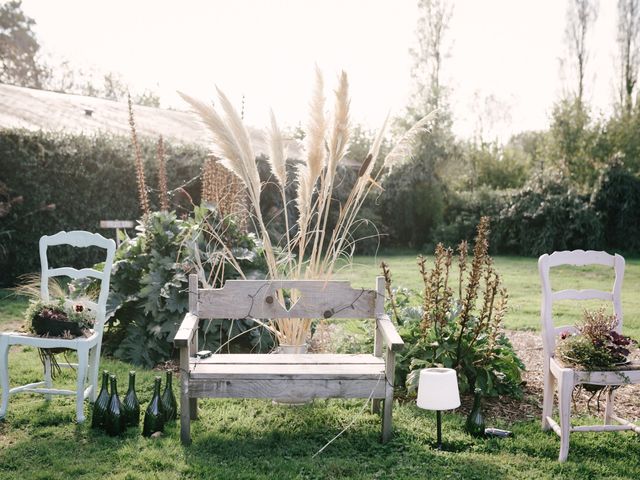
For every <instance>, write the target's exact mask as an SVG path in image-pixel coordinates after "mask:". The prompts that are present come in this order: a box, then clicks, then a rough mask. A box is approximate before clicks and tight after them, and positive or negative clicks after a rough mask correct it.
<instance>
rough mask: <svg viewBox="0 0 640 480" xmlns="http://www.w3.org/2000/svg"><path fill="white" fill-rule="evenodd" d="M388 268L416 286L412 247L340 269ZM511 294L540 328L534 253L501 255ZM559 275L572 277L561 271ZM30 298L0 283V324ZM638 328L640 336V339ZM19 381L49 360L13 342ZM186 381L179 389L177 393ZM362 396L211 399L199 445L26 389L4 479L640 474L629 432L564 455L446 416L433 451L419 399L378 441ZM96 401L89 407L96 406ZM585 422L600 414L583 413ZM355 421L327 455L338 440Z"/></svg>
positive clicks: (518, 322)
mask: <svg viewBox="0 0 640 480" xmlns="http://www.w3.org/2000/svg"><path fill="white" fill-rule="evenodd" d="M382 258H384V259H385V260H387V261H388V262H389V263H390V264H391V268H392V271H393V275H394V279H395V281H396V282H397V284H398V285H403V286H409V287H419V279H418V276H417V274H416V272H417V271H416V270H414V267H413V265H414V257H413V256H412V255H395V256H389V257H386V258H385V257H384V256H381V257H380V258H379V259H377V260H375V261H374V260H373V259H369V258H363V257H359V258H357V259H356V264H357V265H356V266H355V267H354V268H353V269H352V270H351V271H345V272H342V273H341V274H340V275H338V276H339V277H344V276H347V277H348V278H350V279H351V280H352V281H353V282H354V284H356V285H361V286H367V287H372V286H373V280H372V278H373V277H374V276H375V275H376V274H377V272H378V270H377V268H376V266H375V265H376V264H377V263H379V260H380V259H382ZM496 264H497V268H498V271H499V272H500V273H501V274H502V275H503V277H504V279H505V283H506V286H507V288H508V289H509V291H510V298H511V310H510V312H509V316H508V318H507V326H508V327H510V328H523V329H524V328H535V329H537V328H538V309H539V297H540V294H539V286H538V280H537V269H536V262H535V260H532V259H522V258H507V257H500V258H497V259H496ZM639 275H640V267H639V265H638V262H636V261H630V262H628V268H627V276H626V283H625V292H624V296H623V302H624V308H625V313H626V318H625V321H626V328H625V330H626V331H627V333H633V332H637V333H640V328H639V327H640V325H639V323H640V322H639V321H638V319H637V315H636V314H637V312H640V306H639V305H638V300H636V299H635V298H634V296H633V289H634V287H635V285H636V284H637V280H638V276H639ZM560 277H561V279H562V278H564V280H565V281H566V280H568V279H569V278H571V277H572V275H570V274H568V273H566V272H561V275H560ZM579 280H580V284H581V285H582V282H583V281H585V282H586V281H587V280H588V281H592V282H595V283H601V282H602V281H603V278H602V276H601V273H600V272H597V271H589V272H585V273H583V274H581V275H580V277H579ZM25 303H26V302H24V301H23V300H19V299H15V298H7V297H6V292H1V291H0V330H5V329H7V328H10V327H13V326H15V325H16V324H19V323H20V317H21V315H22V311H23V309H24V306H25ZM637 333H635V334H636V336H640V335H638V334H637ZM9 360H10V361H9V364H10V375H11V379H12V383H14V384H17V383H18V382H20V383H26V382H30V381H36V380H38V379H39V375H40V371H41V365H40V363H39V360H38V356H37V353H36V352H35V351H34V350H33V349H24V350H23V349H21V348H17V347H14V348H13V349H12V351H11V354H10V358H9ZM101 367H102V368H106V369H108V370H109V371H111V372H115V373H116V374H117V376H118V379H119V380H120V384H121V385H120V393H121V395H122V394H123V393H124V389H125V385H124V382H125V381H126V378H127V371H128V370H130V369H131V366H130V365H128V364H125V363H122V362H118V361H114V360H112V359H103V361H102V364H101ZM70 373H71V372H68V371H64V370H63V375H62V378H61V379H59V382H60V383H59V384H60V385H66V386H68V387H72V385H73V382H74V380H73V378H72V376H71V375H70ZM156 374H157V372H154V371H150V370H144V369H138V374H137V381H138V396H139V398H140V400H141V402H142V404H143V408H144V407H146V404H147V402H148V401H149V399H150V397H151V389H152V384H153V377H154V375H156ZM176 384H177V382H175V384H174V385H175V388H176V393H177V385H176ZM363 405H364V402H362V401H355V400H354V401H342V400H327V401H325V400H317V401H315V402H313V403H312V404H310V405H306V406H302V407H296V408H292V407H286V406H281V405H272V403H271V402H270V401H261V400H205V401H201V402H200V407H201V408H200V419H199V420H197V421H195V422H193V424H192V433H193V444H192V445H191V446H189V447H183V446H182V445H181V444H180V439H179V438H180V433H179V426H178V425H177V424H174V425H171V426H169V427H168V428H167V430H166V434H165V436H164V437H162V438H159V439H146V438H144V437H142V436H141V435H140V429H138V430H135V429H130V430H129V431H128V432H127V434H126V435H125V436H124V437H122V438H110V437H108V436H106V435H104V434H102V433H100V432H96V431H93V430H91V428H90V427H89V425H90V418H89V421H87V422H86V423H85V424H82V425H76V424H75V422H74V412H75V408H74V401H73V400H72V399H71V398H68V397H55V398H54V399H53V400H52V401H51V402H46V401H44V399H43V398H42V397H40V396H34V395H17V396H14V397H12V399H11V401H10V403H9V412H8V414H7V417H6V419H5V421H3V422H0V479H2V480H4V479H7V480H9V479H16V480H17V479H27V478H28V479H58V478H59V479H69V478H73V479H93V478H110V479H111V478H113V479H146V478H149V479H151V478H154V479H156V478H157V479H178V478H194V479H196V478H197V479H201V478H212V479H261V478H264V479H270V480H273V479H338V478H350V479H390V478H394V479H425V478H469V479H496V478H515V479H519V478H522V479H527V478H536V479H545V478H554V479H556V478H557V479H578V478H594V479H595V478H603V479H604V478H607V479H637V478H640V438H639V437H638V436H637V435H635V434H632V433H629V432H623V433H597V434H596V433H582V434H580V433H577V434H574V435H573V436H572V439H571V449H570V452H569V461H568V462H567V463H565V464H559V463H557V461H556V459H557V455H558V452H559V440H558V438H557V437H556V436H555V434H553V433H545V432H542V431H541V430H540V427H539V422H538V421H537V420H536V421H526V422H516V423H515V424H512V425H505V424H502V423H500V422H497V423H496V422H495V421H493V420H492V419H489V422H488V423H489V424H491V425H494V426H498V427H503V428H504V427H506V428H509V429H511V430H513V432H514V434H515V436H514V438H510V439H505V440H479V439H473V438H471V437H469V436H468V435H466V434H465V433H464V429H463V426H464V420H465V418H464V416H463V415H460V414H455V413H445V414H444V415H443V418H444V427H443V432H444V439H445V443H446V444H447V445H448V448H449V451H445V452H438V451H436V450H434V449H433V448H432V444H433V442H434V440H435V415H434V414H433V412H426V411H423V410H420V409H418V408H417V407H416V406H415V404H412V403H404V404H399V403H397V404H396V405H395V406H394V437H393V439H392V441H391V442H390V443H388V444H386V445H381V444H380V443H378V436H379V432H380V420H379V418H378V417H377V416H374V415H372V414H371V413H369V410H368V409H365V410H363ZM87 408H89V407H87ZM582 420H583V421H585V422H588V421H593V419H587V418H585V419H582ZM352 421H353V425H352V426H351V427H350V428H349V429H348V430H347V431H346V432H345V433H344V434H343V435H341V436H340V437H339V438H338V439H337V440H335V441H334V442H333V443H332V444H331V445H329V446H328V447H327V448H326V449H325V450H324V451H323V452H322V453H321V454H319V455H318V456H316V457H314V454H315V453H316V452H317V451H318V450H320V449H321V448H322V447H323V445H325V444H326V443H327V442H328V441H329V440H331V438H333V437H334V436H335V435H336V434H338V432H340V431H341V430H342V429H343V428H344V427H345V426H347V425H349V424H350V423H351V422H352Z"/></svg>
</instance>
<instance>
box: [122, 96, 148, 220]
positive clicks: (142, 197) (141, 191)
mask: <svg viewBox="0 0 640 480" xmlns="http://www.w3.org/2000/svg"><path fill="white" fill-rule="evenodd" d="M127 103H128V105H129V127H130V130H131V143H132V144H133V148H134V153H135V161H136V180H137V182H138V201H139V202H140V210H141V211H142V214H143V215H147V214H148V213H149V212H150V211H151V209H150V208H149V196H148V194H147V184H146V181H145V178H144V163H143V162H142V153H141V152H140V144H139V143H138V134H137V132H136V122H135V120H134V118H133V102H132V101H131V95H130V94H129V93H127Z"/></svg>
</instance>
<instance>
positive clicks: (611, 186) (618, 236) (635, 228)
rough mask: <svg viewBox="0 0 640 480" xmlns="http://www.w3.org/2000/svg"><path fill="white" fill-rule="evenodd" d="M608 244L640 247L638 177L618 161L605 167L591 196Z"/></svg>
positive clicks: (610, 246) (639, 193)
mask: <svg viewBox="0 0 640 480" xmlns="http://www.w3.org/2000/svg"><path fill="white" fill-rule="evenodd" d="M592 203H593V207H594V208H595V210H596V211H597V212H598V214H599V215H600V218H601V222H602V226H603V227H604V228H603V229H604V240H605V243H606V245H607V247H609V248H613V249H619V250H624V251H634V252H637V251H639V250H640V179H638V177H636V176H635V175H633V174H632V173H631V172H629V171H628V170H627V169H626V168H625V167H624V166H623V165H621V164H620V163H615V164H613V165H612V166H610V167H609V168H608V169H606V170H605V171H604V172H603V173H602V175H601V176H600V179H599V181H598V184H597V186H596V189H595V191H594V194H593V197H592Z"/></svg>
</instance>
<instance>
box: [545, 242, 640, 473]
mask: <svg viewBox="0 0 640 480" xmlns="http://www.w3.org/2000/svg"><path fill="white" fill-rule="evenodd" d="M560 265H573V266H584V265H603V266H606V267H611V268H612V269H613V272H614V273H615V280H614V282H613V288H612V290H611V291H610V292H605V291H602V290H594V289H586V290H573V289H569V290H559V291H553V290H552V288H551V280H550V278H549V273H550V272H549V271H550V269H551V268H553V267H558V266H560ZM624 265H625V262H624V258H623V257H621V256H620V255H617V254H616V255H610V254H608V253H606V252H596V251H591V250H590V251H586V252H585V251H584V250H574V251H563V252H554V253H552V254H551V255H548V254H545V255H542V256H541V257H540V258H539V260H538V270H539V273H540V280H541V282H542V309H541V320H542V339H543V346H544V364H543V368H544V399H543V406H542V428H543V430H549V429H553V431H554V432H555V433H556V434H557V435H558V436H559V437H560V455H559V457H558V460H559V461H561V462H564V461H566V459H567V455H568V454H569V435H570V434H571V432H604V431H616V430H634V431H635V432H636V433H640V427H638V426H637V425H635V424H633V423H631V422H629V421H627V420H625V419H622V418H620V417H618V416H616V415H615V414H614V412H613V402H614V391H613V390H609V391H608V392H607V403H606V407H605V412H604V425H587V426H576V427H572V426H571V423H570V412H571V395H572V392H573V389H574V387H575V386H577V385H580V384H592V385H605V386H615V385H624V384H629V383H640V365H632V366H625V367H624V371H615V370H614V371H585V370H579V369H576V368H568V367H567V366H565V365H563V363H562V362H561V361H560V360H559V359H556V358H555V356H554V355H555V348H556V337H557V336H558V335H559V334H560V333H561V332H563V331H569V332H571V333H575V332H576V329H575V327H574V326H559V327H556V326H554V322H553V304H554V302H557V301H559V300H593V299H595V300H605V301H609V302H611V303H612V304H613V310H614V313H615V314H616V317H617V320H618V324H617V326H616V331H617V332H618V333H621V332H622V302H621V298H620V291H621V289H622V280H623V276H624ZM556 384H557V387H558V410H559V415H560V423H559V424H558V423H557V422H556V421H555V420H553V418H552V412H553V403H554V402H553V400H554V391H555V388H556ZM614 421H615V422H616V423H617V424H615V425H614V424H613V422H614Z"/></svg>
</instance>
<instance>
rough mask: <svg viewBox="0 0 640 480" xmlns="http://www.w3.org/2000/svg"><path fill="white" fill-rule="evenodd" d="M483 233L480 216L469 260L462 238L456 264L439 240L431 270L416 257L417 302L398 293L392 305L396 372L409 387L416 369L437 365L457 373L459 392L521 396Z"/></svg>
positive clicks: (501, 292) (503, 298)
mask: <svg viewBox="0 0 640 480" xmlns="http://www.w3.org/2000/svg"><path fill="white" fill-rule="evenodd" d="M488 236H489V219H488V218H487V217H483V218H482V219H481V220H480V223H479V225H478V229H477V236H476V239H475V246H474V249H473V257H472V259H471V262H470V264H469V261H468V247H467V244H466V242H464V241H463V242H461V243H460V245H459V246H458V261H457V268H456V267H454V266H453V251H452V249H451V248H445V247H444V246H443V245H442V244H438V245H437V247H436V251H435V258H434V265H433V267H432V268H431V269H429V268H428V267H427V262H426V259H425V258H424V257H422V256H420V257H418V266H419V269H420V274H421V276H422V279H423V282H424V289H423V291H422V294H421V295H420V296H419V300H420V301H421V306H419V307H418V306H415V305H412V304H413V301H412V300H413V298H412V297H413V295H412V294H410V293H407V292H406V291H404V292H403V294H402V297H401V302H400V306H399V308H398V305H396V306H395V307H392V310H394V311H396V312H397V313H396V315H395V316H396V320H397V322H398V326H399V332H400V335H401V336H402V338H403V340H404V341H405V345H406V347H405V349H404V351H403V352H401V354H400V355H399V357H400V358H399V361H398V363H397V367H396V369H397V370H396V372H397V375H398V378H399V379H401V380H402V379H405V385H406V386H407V389H408V390H409V391H411V390H412V389H413V388H415V387H416V386H417V378H418V373H419V370H420V369H422V368H426V367H434V366H441V367H446V368H453V369H455V370H456V371H457V373H458V382H459V385H460V390H461V391H463V392H473V391H474V389H475V388H480V389H482V391H483V392H484V394H485V395H503V394H506V395H512V396H516V397H517V396H519V395H520V394H521V387H520V384H521V372H522V370H523V369H524V365H523V364H522V362H521V361H520V359H519V358H518V357H517V355H516V353H515V351H514V349H513V346H512V345H511V343H510V342H509V340H508V339H507V337H506V336H505V335H504V333H503V331H502V330H501V327H502V322H503V319H504V316H505V313H506V311H507V292H506V290H505V289H504V287H503V286H502V284H501V281H500V277H499V275H498V273H497V272H496V271H495V269H494V267H493V261H492V259H491V257H490V256H489V255H488V249H489V241H488ZM453 270H457V274H458V279H457V282H455V281H454V278H453V277H454V275H455V273H454V271H453ZM386 277H387V278H388V275H386ZM395 302H396V296H395V295H394V296H392V303H395Z"/></svg>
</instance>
